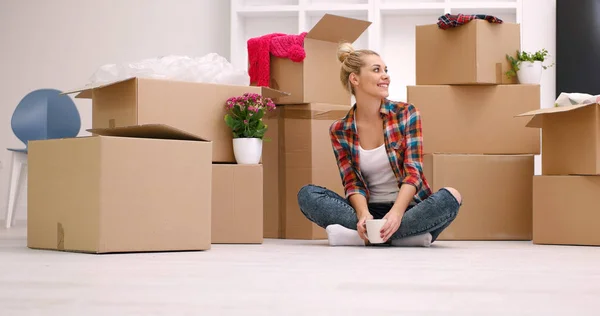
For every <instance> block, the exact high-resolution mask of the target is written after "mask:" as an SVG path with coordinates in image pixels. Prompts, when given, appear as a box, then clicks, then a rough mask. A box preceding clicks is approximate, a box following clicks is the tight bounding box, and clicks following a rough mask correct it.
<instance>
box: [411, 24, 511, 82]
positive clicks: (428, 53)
mask: <svg viewBox="0 0 600 316" xmlns="http://www.w3.org/2000/svg"><path fill="white" fill-rule="evenodd" d="M415 39H416V84H417V85H439V84H470V85H472V84H514V83H517V80H516V76H515V77H512V78H510V79H509V78H508V77H507V76H506V75H505V73H506V72H507V71H509V70H510V69H511V64H510V62H509V61H508V60H507V58H506V55H507V54H508V55H510V56H514V57H516V55H517V51H518V50H520V49H521V30H520V25H519V24H515V23H507V22H504V23H502V24H495V23H490V22H487V21H484V20H473V21H471V22H469V23H467V24H465V25H462V26H459V27H454V28H450V29H447V30H442V29H440V28H439V27H438V26H437V24H430V25H419V26H417V27H416V34H415Z"/></svg>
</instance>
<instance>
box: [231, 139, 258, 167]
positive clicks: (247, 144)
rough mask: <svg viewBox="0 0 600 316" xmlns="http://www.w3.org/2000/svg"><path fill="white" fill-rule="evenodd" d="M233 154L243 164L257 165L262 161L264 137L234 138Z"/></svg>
mask: <svg viewBox="0 0 600 316" xmlns="http://www.w3.org/2000/svg"><path fill="white" fill-rule="evenodd" d="M233 154H234V156H235V161H237V163H238V164H241V165H255V164H258V163H259V162H260V157H261V155H262V139H260V138H234V139H233Z"/></svg>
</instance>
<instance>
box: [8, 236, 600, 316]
mask: <svg viewBox="0 0 600 316" xmlns="http://www.w3.org/2000/svg"><path fill="white" fill-rule="evenodd" d="M25 233H26V231H25V229H24V228H23V227H17V228H14V229H11V230H9V231H7V230H5V229H4V228H2V229H0V267H1V268H2V274H0V315H11V316H12V315H61V316H63V315H286V316H287V315H311V316H313V315H362V316H379V315H503V316H504V315H566V313H572V314H573V315H600V248H594V247H559V246H535V245H532V244H531V243H529V242H438V243H436V245H435V246H434V247H431V248H428V249H426V248H410V249H409V248H364V247H363V248H349V247H345V248H334V247H328V246H326V244H325V242H323V241H317V242H307V241H289V240H266V241H265V244H264V245H250V246H243V245H214V246H213V249H212V250H210V251H206V252H187V253H154V254H118V255H88V254H76V253H62V252H55V251H40V250H31V249H28V248H26V236H25Z"/></svg>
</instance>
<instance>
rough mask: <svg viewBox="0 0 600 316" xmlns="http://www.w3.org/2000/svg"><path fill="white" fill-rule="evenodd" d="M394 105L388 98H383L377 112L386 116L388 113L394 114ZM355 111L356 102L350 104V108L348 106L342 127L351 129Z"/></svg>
mask: <svg viewBox="0 0 600 316" xmlns="http://www.w3.org/2000/svg"><path fill="white" fill-rule="evenodd" d="M395 109H396V107H395V105H394V103H393V102H391V101H390V100H388V99H384V100H383V102H381V108H380V109H379V113H380V114H381V116H382V117H384V118H385V117H387V116H389V115H392V114H395V113H396V112H395ZM355 112H356V103H354V105H353V106H352V108H350V111H348V114H347V115H346V118H345V119H344V122H345V124H344V129H353V126H354V114H355Z"/></svg>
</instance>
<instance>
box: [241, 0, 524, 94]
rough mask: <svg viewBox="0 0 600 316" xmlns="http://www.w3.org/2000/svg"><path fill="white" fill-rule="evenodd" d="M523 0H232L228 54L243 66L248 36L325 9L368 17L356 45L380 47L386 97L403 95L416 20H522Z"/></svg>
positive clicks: (410, 78)
mask: <svg viewBox="0 0 600 316" xmlns="http://www.w3.org/2000/svg"><path fill="white" fill-rule="evenodd" d="M522 1H523V0H231V56H230V60H231V62H232V63H233V65H234V66H235V67H239V68H243V69H247V60H248V57H247V56H248V54H247V46H246V42H247V40H248V39H250V38H253V37H257V36H262V35H265V34H270V33H276V32H278V33H286V34H299V33H301V32H306V31H309V30H310V29H311V28H312V27H313V26H314V25H315V24H316V23H317V22H318V21H319V19H320V18H321V17H322V16H323V15H324V14H325V13H330V14H336V15H341V16H346V17H352V18H358V19H363V20H368V21H371V22H372V24H371V26H370V27H369V28H368V29H367V32H365V33H364V34H363V35H362V36H361V37H360V38H359V39H358V40H357V41H356V42H354V45H355V47H357V48H368V49H372V50H375V51H377V52H380V53H381V55H382V57H383V58H384V60H385V61H386V62H387V64H388V68H389V69H390V74H391V76H392V84H391V86H390V98H392V99H395V100H400V101H404V100H406V86H407V85H412V84H414V83H415V55H414V53H415V26H416V25H422V24H434V23H437V20H438V18H439V17H440V16H441V15H444V14H446V13H452V14H457V13H463V14H490V15H494V16H497V17H499V18H501V19H503V20H504V21H506V22H516V23H521V17H522Z"/></svg>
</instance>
